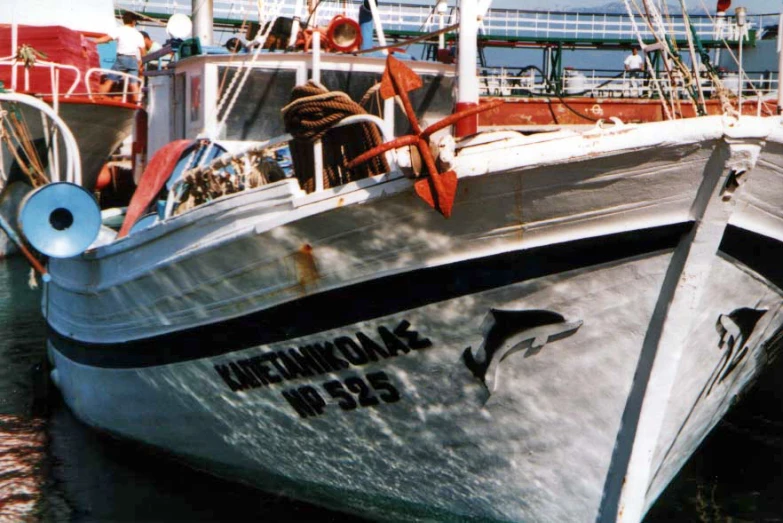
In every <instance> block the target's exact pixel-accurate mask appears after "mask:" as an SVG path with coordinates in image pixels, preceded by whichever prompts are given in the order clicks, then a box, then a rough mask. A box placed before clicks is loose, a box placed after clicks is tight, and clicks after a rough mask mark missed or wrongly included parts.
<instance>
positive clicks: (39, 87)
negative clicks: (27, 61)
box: [0, 24, 100, 95]
mask: <svg viewBox="0 0 783 523" xmlns="http://www.w3.org/2000/svg"><path fill="white" fill-rule="evenodd" d="M25 44H27V45H29V46H31V47H33V49H35V50H36V51H40V52H42V53H45V54H46V55H47V58H38V59H37V62H38V63H41V62H44V61H45V62H55V63H58V64H65V65H72V66H75V67H76V68H78V69H79V71H80V72H81V81H80V82H79V85H78V86H77V87H76V89H75V91H74V93H73V94H77V93H79V94H82V95H84V94H86V92H87V87H86V85H85V83H84V80H85V74H86V72H87V70H88V69H90V68H91V67H99V65H100V59H99V57H98V50H97V48H96V45H95V43H94V42H93V41H92V40H90V39H88V38H86V37H84V36H82V34H81V33H79V32H78V31H73V30H71V29H68V28H66V27H62V26H46V27H37V26H30V25H20V26H18V41H17V45H19V46H22V45H25ZM15 54H16V51H12V49H11V26H10V25H4V24H0V58H4V59H5V60H3V62H4V63H3V64H0V82H3V84H4V85H5V87H6V88H11V87H12V85H11V67H10V66H9V65H6V64H5V62H7V61H8V60H7V58H8V57H9V56H11V55H15ZM29 72H30V83H29V87H30V88H29V89H25V67H24V65H20V66H18V68H17V83H16V90H17V91H29V92H31V93H37V94H47V93H52V92H53V88H52V82H51V76H50V73H49V68H48V67H38V66H36V67H33V68H30V69H29ZM75 79H76V73H75V71H73V70H72V69H61V70H60V80H59V88H58V92H60V93H66V92H67V91H68V90H69V89H70V88H71V85H72V84H73V82H74V80H75ZM99 83H100V74H93V75H92V76H91V78H90V84H91V87H92V91H93V93H94V92H96V90H97V88H98V84H99Z"/></svg>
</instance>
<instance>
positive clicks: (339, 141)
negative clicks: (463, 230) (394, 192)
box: [281, 80, 389, 192]
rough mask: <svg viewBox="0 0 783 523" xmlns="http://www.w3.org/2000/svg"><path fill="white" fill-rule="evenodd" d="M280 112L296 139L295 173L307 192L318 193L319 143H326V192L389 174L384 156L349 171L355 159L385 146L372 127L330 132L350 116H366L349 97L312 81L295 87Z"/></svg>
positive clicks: (354, 127) (287, 129)
mask: <svg viewBox="0 0 783 523" xmlns="http://www.w3.org/2000/svg"><path fill="white" fill-rule="evenodd" d="M281 112H282V113H283V121H284V123H285V130H286V132H288V133H290V134H291V135H292V136H293V137H294V139H293V140H292V142H291V154H292V157H293V162H294V171H295V172H296V177H297V178H298V179H299V183H300V185H301V187H302V188H303V189H304V190H306V191H307V192H312V191H314V190H315V175H314V170H313V165H314V163H313V147H312V144H313V143H314V142H316V141H318V140H321V141H322V142H323V151H324V159H323V165H324V169H323V174H324V188H329V187H334V186H336V185H341V184H344V183H348V182H352V181H355V180H359V179H362V178H367V177H370V176H375V175H377V174H382V173H385V172H388V171H389V164H388V163H387V162H386V159H385V158H384V157H383V156H380V157H376V158H373V160H371V161H369V162H367V163H365V164H363V165H360V166H357V167H354V168H353V169H349V168H348V167H347V164H348V162H350V161H351V160H352V159H353V158H356V157H357V156H359V155H360V154H362V153H363V152H365V151H367V150H369V149H372V148H373V147H376V146H378V145H380V144H381V143H383V140H382V138H381V134H380V132H379V131H378V129H377V128H376V127H375V125H373V124H370V123H359V124H356V125H351V126H347V127H341V128H338V129H331V127H332V126H333V125H335V124H336V123H338V122H339V121H341V120H342V119H344V118H346V117H348V116H352V115H357V114H367V113H366V111H365V110H364V109H363V108H362V107H361V106H360V105H359V104H357V103H356V102H354V101H353V100H351V98H350V97H349V96H348V95H347V94H345V93H343V92H340V91H329V90H328V89H326V87H324V86H323V85H320V84H318V83H315V82H313V81H312V80H310V81H309V82H308V83H306V84H305V85H299V86H296V87H294V89H293V91H292V92H291V102H290V103H289V104H288V105H286V106H285V107H283V109H282V111H281Z"/></svg>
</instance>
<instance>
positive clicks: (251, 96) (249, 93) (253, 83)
mask: <svg viewBox="0 0 783 523" xmlns="http://www.w3.org/2000/svg"><path fill="white" fill-rule="evenodd" d="M242 73H243V71H241V70H237V69H236V68H234V67H219V68H218V89H220V88H222V89H227V88H228V86H229V84H230V83H231V80H232V78H233V77H234V75H235V74H242ZM295 85H296V71H295V70H294V69H254V70H253V71H252V72H251V73H250V76H249V77H248V79H247V82H246V83H245V86H244V88H243V89H242V93H241V94H240V96H239V98H237V101H236V104H235V105H234V108H233V110H232V111H231V114H229V116H228V119H227V120H226V127H225V129H224V131H223V136H222V138H223V139H226V140H258V141H260V140H266V139H268V138H273V137H275V136H280V135H281V134H285V128H284V125H283V117H282V115H281V114H280V109H282V108H283V107H284V106H285V105H287V104H288V102H289V100H290V98H291V91H292V90H293V88H294V86H295ZM219 96H220V92H218V97H219ZM219 116H221V117H222V115H219Z"/></svg>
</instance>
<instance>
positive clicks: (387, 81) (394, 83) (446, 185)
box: [348, 55, 503, 218]
mask: <svg viewBox="0 0 783 523" xmlns="http://www.w3.org/2000/svg"><path fill="white" fill-rule="evenodd" d="M421 86H422V83H421V78H419V76H418V75H417V74H416V73H414V72H413V71H412V70H411V69H410V68H409V67H408V66H406V65H405V64H403V63H402V62H401V61H399V60H397V59H396V58H394V57H393V56H392V55H389V56H388V57H387V58H386V70H384V72H383V76H382V77H381V89H380V93H381V98H383V99H384V100H386V99H388V98H391V97H392V96H395V95H396V96H399V97H400V100H402V106H403V107H404V108H405V114H406V115H407V117H408V120H409V121H410V123H411V127H413V132H414V133H416V134H413V135H406V136H401V137H399V138H396V139H394V140H392V141H390V142H386V143H384V144H381V145H379V146H377V147H373V148H372V149H370V150H369V151H367V152H365V153H362V154H361V155H359V156H357V157H356V158H354V159H353V160H352V161H351V162H349V163H348V167H349V168H354V167H356V166H357V165H361V164H362V163H364V162H366V161H367V160H369V159H371V158H374V157H375V156H378V155H379V154H383V153H385V152H386V151H390V150H392V149H397V148H398V147H403V146H406V145H415V146H416V148H417V149H418V150H419V154H420V155H421V158H422V160H423V161H424V165H425V166H426V167H427V172H428V173H429V177H428V178H425V179H422V180H419V181H417V182H416V183H415V184H414V189H415V190H416V194H418V195H419V197H420V198H421V199H422V200H424V201H425V202H427V203H428V204H429V205H430V207H433V208H435V209H437V210H438V211H440V213H441V214H443V216H445V217H446V218H448V217H449V216H451V209H452V207H453V206H454V197H455V196H456V194H457V173H455V172H454V171H447V172H445V173H439V172H438V169H437V167H436V166H435V158H433V156H432V151H430V147H429V143H428V140H429V137H430V136H432V134H433V133H435V132H437V131H440V130H441V129H445V128H446V127H449V126H451V125H454V124H455V123H456V122H458V121H459V120H461V119H462V118H465V117H468V116H473V115H475V114H478V113H480V112H482V111H487V110H489V109H493V108H495V107H498V106H499V105H502V104H503V101H502V100H496V101H494V102H491V103H487V104H482V105H480V106H477V107H472V108H470V109H466V110H464V111H460V112H458V113H454V114H452V115H449V116H447V117H446V118H444V119H443V120H441V121H439V122H436V123H434V124H432V125H430V126H429V127H427V128H426V129H424V130H422V129H421V127H420V126H419V121H418V119H417V118H416V113H415V112H414V111H413V105H411V101H410V98H408V92H409V91H413V90H414V89H418V88H419V87H421Z"/></svg>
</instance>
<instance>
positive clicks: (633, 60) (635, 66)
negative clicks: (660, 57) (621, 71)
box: [624, 47, 644, 89]
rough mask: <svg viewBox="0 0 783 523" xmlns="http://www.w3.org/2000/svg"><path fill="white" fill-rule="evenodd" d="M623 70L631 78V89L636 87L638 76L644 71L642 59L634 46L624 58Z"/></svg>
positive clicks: (637, 85)
mask: <svg viewBox="0 0 783 523" xmlns="http://www.w3.org/2000/svg"><path fill="white" fill-rule="evenodd" d="M624 64H625V70H626V72H627V73H628V78H630V79H631V89H638V87H639V78H641V77H642V72H643V71H644V59H643V58H642V57H641V56H640V55H639V51H638V49H636V47H634V48H633V49H632V50H631V54H629V55H628V56H627V57H626V58H625V62H624Z"/></svg>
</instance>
